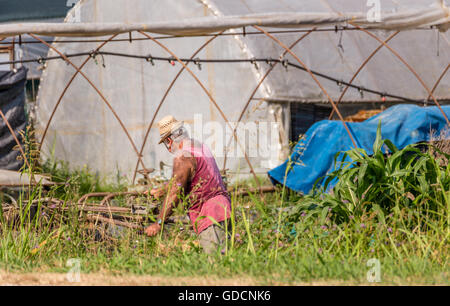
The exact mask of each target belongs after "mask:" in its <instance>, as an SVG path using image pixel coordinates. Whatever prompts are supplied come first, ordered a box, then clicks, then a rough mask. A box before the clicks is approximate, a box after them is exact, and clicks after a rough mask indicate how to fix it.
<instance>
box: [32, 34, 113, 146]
mask: <svg viewBox="0 0 450 306" xmlns="http://www.w3.org/2000/svg"><path fill="white" fill-rule="evenodd" d="M117 35H118V34H114V35H113V36H111V37H110V38H109V39H108V40H106V41H105V42H103V43H102V44H100V45H99V46H98V47H97V48H96V49H95V50H94V51H93V52H94V53H95V52H97V51H99V50H100V49H101V48H103V46H104V45H106V44H107V43H108V42H109V41H111V40H112V39H113V38H114V37H116V36H117ZM91 58H92V56H90V55H89V56H87V57H86V59H85V60H84V62H83V63H82V64H81V65H80V67H79V69H80V70H81V69H83V67H84V66H85V65H86V64H87V62H88V61H89V60H90V59H91ZM80 70H77V71H75V72H74V74H73V75H72V77H71V78H70V80H69V82H67V84H66V87H64V90H63V91H62V93H61V95H60V96H59V98H58V101H57V102H56V104H55V106H54V107H53V111H52V113H51V115H50V117H49V119H48V121H47V125H46V126H45V129H44V133H43V134H42V138H41V142H40V144H39V151H40V150H41V148H42V144H43V143H44V140H45V136H46V135H47V131H48V128H49V127H50V123H51V122H52V120H53V116H54V115H55V113H56V110H57V109H58V107H59V104H60V103H61V100H62V98H64V96H65V94H66V92H67V90H68V89H69V87H70V85H71V84H72V82H73V80H74V79H75V77H76V76H77V75H78V73H79V72H80Z"/></svg>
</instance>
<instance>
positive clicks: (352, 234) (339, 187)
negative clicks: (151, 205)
mask: <svg viewBox="0 0 450 306" xmlns="http://www.w3.org/2000/svg"><path fill="white" fill-rule="evenodd" d="M384 145H386V146H387V147H389V149H390V151H391V154H388V155H387V156H386V155H383V153H382V147H383V146H384ZM374 152H375V154H374V155H372V156H368V155H367V154H366V153H365V152H364V151H361V150H353V151H350V152H347V154H348V156H350V157H351V158H352V160H353V161H354V162H355V163H353V164H352V165H350V164H345V163H343V164H342V167H341V168H338V169H337V170H336V172H334V173H333V174H332V175H331V176H330V177H329V179H328V180H327V181H326V183H329V182H330V181H331V180H332V179H333V178H335V177H338V178H339V181H338V183H337V184H336V185H335V186H334V187H333V188H332V189H331V191H330V190H324V189H321V188H316V189H315V190H314V192H312V193H311V194H309V195H305V196H302V195H300V194H298V193H294V192H291V191H289V190H287V189H285V188H283V187H282V186H279V188H278V189H277V191H276V192H274V193H268V194H265V195H264V196H262V197H261V196H260V195H259V194H258V193H255V194H250V195H248V196H235V193H234V192H231V197H232V208H233V211H232V219H231V227H230V228H231V230H230V232H229V236H230V239H229V241H228V243H227V246H226V248H224V249H223V250H218V252H217V254H215V255H213V256H208V255H205V254H204V253H203V252H202V251H201V249H200V247H199V245H198V242H197V239H196V236H195V235H194V234H192V229H190V227H189V226H188V225H186V224H185V223H181V221H179V223H174V224H167V225H166V226H165V230H164V231H163V233H162V234H161V235H159V236H157V237H153V238H148V237H146V236H144V235H142V234H140V233H139V232H138V231H136V230H131V229H122V230H121V231H116V232H115V233H114V234H112V235H110V236H108V238H104V237H103V238H101V239H99V238H98V237H97V235H95V232H94V233H93V232H92V230H88V229H87V228H86V224H85V223H86V222H85V219H83V218H82V217H81V218H80V212H79V211H77V210H76V209H73V210H69V211H67V212H65V213H64V214H55V215H49V214H47V211H46V210H44V209H43V207H41V206H40V205H38V210H37V213H36V215H35V217H34V218H32V219H30V218H29V207H30V203H31V201H30V200H29V199H38V198H42V197H44V195H43V191H42V188H36V189H35V190H34V191H33V193H32V194H31V195H30V196H29V199H28V200H19V201H18V205H19V206H20V207H21V209H20V216H19V219H18V221H16V222H15V224H14V225H13V224H12V223H11V222H7V221H6V220H5V214H3V213H2V215H1V216H0V221H1V223H2V224H1V226H0V228H1V234H0V271H1V272H0V283H11V282H12V283H21V284H42V283H48V284H60V283H65V284H67V283H68V281H67V278H65V276H66V273H68V272H70V271H72V269H73V266H70V265H69V266H68V261H69V260H70V259H78V260H79V261H78V262H79V264H80V270H81V275H82V276H81V281H82V282H81V284H121V285H124V284H131V285H136V284H168V285H175V284H178V285H189V284H191V285H198V284H200V285H299V284H301V285H303V284H318V285H326V284H330V285H343V284H352V285H358V284H382V285H390V284H414V285H415V284H425V285H436V284H440V285H448V284H449V276H450V275H449V265H448V251H449V243H448V238H449V228H448V225H449V211H450V191H449V190H450V166H449V165H448V162H447V163H445V160H443V159H445V156H446V155H445V154H444V153H442V154H443V155H441V159H436V157H435V156H434V155H432V154H431V153H422V152H421V151H419V150H418V149H417V148H415V147H414V146H409V147H407V148H405V149H403V150H397V148H395V147H394V146H393V145H392V144H391V143H390V142H389V141H383V140H381V138H380V137H379V138H378V139H377V141H376V142H375V144H374ZM447 158H448V156H447ZM43 168H44V170H43V171H45V172H51V173H52V174H53V179H54V180H55V181H61V182H65V184H63V185H60V186H58V187H55V188H52V189H51V190H50V191H48V192H47V194H46V195H45V196H46V197H49V196H51V197H58V198H60V199H63V200H65V201H76V200H77V199H79V198H80V197H81V196H82V195H83V194H85V193H87V192H93V191H105V190H106V191H123V190H125V189H126V187H127V186H126V185H125V184H123V183H122V182H121V181H120V180H118V182H117V183H115V184H108V185H105V184H102V182H101V181H99V179H98V178H97V177H95V176H94V175H92V174H90V173H89V171H88V170H87V169H84V170H80V171H72V172H70V171H68V170H65V169H66V168H65V167H56V165H50V164H47V165H44V167H43ZM237 187H238V186H236V188H237ZM239 187H240V186H239ZM124 202H125V199H122V198H118V203H117V205H124ZM185 209H186V208H185V207H184V206H183V205H182V206H180V207H179V208H178V209H177V210H176V211H175V215H180V216H182V215H184V214H185ZM69 262H70V261H69ZM372 281H375V282H372ZM377 281H379V282H377ZM74 284H76V283H74Z"/></svg>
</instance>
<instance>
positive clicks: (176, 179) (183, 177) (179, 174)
mask: <svg viewBox="0 0 450 306" xmlns="http://www.w3.org/2000/svg"><path fill="white" fill-rule="evenodd" d="M195 167H196V161H195V158H194V157H192V156H185V155H180V156H177V157H176V158H174V161H173V174H172V182H171V183H170V184H169V185H168V193H167V197H166V200H165V201H164V204H163V207H162V208H161V212H160V214H159V219H161V220H162V221H164V220H165V219H166V218H167V217H168V216H170V214H171V212H172V208H173V206H174V205H178V202H179V200H180V198H179V195H181V194H182V193H184V192H185V191H186V190H187V188H188V186H189V183H190V182H191V180H192V178H193V176H194V173H195Z"/></svg>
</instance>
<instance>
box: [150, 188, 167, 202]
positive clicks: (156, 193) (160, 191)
mask: <svg viewBox="0 0 450 306" xmlns="http://www.w3.org/2000/svg"><path fill="white" fill-rule="evenodd" d="M165 192H166V190H165V188H153V189H152V190H150V195H152V196H153V197H155V198H157V199H158V198H160V197H162V196H163V195H164V193H165Z"/></svg>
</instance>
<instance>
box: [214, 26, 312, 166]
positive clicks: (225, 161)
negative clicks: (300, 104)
mask: <svg viewBox="0 0 450 306" xmlns="http://www.w3.org/2000/svg"><path fill="white" fill-rule="evenodd" d="M315 29H316V28H313V29H312V30H310V31H308V32H307V33H306V34H304V35H302V36H301V37H300V38H299V39H297V40H296V41H295V42H294V43H293V44H292V45H290V46H289V49H292V48H294V47H295V46H296V45H297V44H298V43H299V42H301V41H302V40H303V39H304V38H306V37H307V36H308V35H309V34H311V33H312V32H313V31H314V30H315ZM286 53H287V50H284V52H283V53H282V54H281V55H280V60H281V59H282V58H283V57H284V56H285V55H286ZM278 63H279V62H275V63H274V64H273V65H271V66H270V68H269V69H268V70H267V72H266V73H265V74H264V76H263V77H262V78H261V80H260V81H259V83H258V84H257V85H256V87H255V89H254V90H253V92H252V94H251V95H250V98H248V100H247V103H245V106H244V108H243V109H242V111H241V114H240V115H239V118H238V121H237V123H239V122H241V120H242V118H243V117H244V114H245V111H246V110H247V108H248V106H249V105H250V102H251V101H252V99H253V97H254V96H255V94H256V92H257V91H258V89H259V87H260V86H261V85H262V83H263V82H264V80H265V79H266V78H267V76H268V75H269V74H270V73H271V72H272V70H273V69H274V68H275V66H277V65H278ZM236 129H237V124H236V127H235V128H234V132H233V133H235V132H236ZM232 140H233V137H230V140H229V141H228V143H227V146H226V147H225V148H228V147H229V146H230V144H231V141H232ZM227 153H228V152H227V150H225V158H224V160H223V168H222V170H225V168H226V164H227V155H228V154H227Z"/></svg>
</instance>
